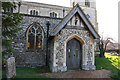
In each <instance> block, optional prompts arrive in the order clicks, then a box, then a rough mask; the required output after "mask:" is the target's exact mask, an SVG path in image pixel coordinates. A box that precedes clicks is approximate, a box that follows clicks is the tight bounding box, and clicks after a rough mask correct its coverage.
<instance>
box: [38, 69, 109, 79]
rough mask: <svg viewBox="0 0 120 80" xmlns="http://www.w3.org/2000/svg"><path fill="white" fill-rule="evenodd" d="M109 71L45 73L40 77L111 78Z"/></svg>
mask: <svg viewBox="0 0 120 80" xmlns="http://www.w3.org/2000/svg"><path fill="white" fill-rule="evenodd" d="M110 73H111V72H110V71H109V70H105V69H103V70H95V71H68V72H58V73H43V74H39V75H40V76H47V77H51V78H110Z"/></svg>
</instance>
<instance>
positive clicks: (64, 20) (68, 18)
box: [50, 4, 100, 38]
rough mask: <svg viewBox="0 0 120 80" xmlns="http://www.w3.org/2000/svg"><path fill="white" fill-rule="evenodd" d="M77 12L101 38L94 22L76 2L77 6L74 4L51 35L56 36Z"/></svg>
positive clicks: (92, 31) (95, 34)
mask: <svg viewBox="0 0 120 80" xmlns="http://www.w3.org/2000/svg"><path fill="white" fill-rule="evenodd" d="M76 13H78V14H79V15H80V16H81V18H82V19H83V21H84V22H85V24H86V25H87V27H88V29H89V30H90V32H91V33H92V34H93V36H94V37H95V38H100V36H99V34H98V33H97V31H96V30H95V28H94V27H93V25H92V23H91V22H90V20H89V19H88V18H87V16H86V15H85V13H84V12H83V10H82V9H81V8H80V6H79V4H76V6H74V8H73V9H72V10H71V11H70V12H69V13H68V14H67V15H66V16H65V17H64V18H63V20H62V21H61V22H60V23H59V24H58V25H57V26H56V27H54V28H53V30H52V31H51V33H50V35H51V36H55V35H56V34H57V33H58V32H59V31H60V30H61V29H62V28H63V27H64V26H65V25H66V24H67V22H68V21H69V20H70V19H71V18H72V17H73V16H74V15H75V14H76Z"/></svg>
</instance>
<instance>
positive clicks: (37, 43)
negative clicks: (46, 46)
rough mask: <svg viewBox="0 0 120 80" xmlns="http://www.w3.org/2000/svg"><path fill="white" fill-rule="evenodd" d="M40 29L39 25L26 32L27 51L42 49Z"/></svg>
mask: <svg viewBox="0 0 120 80" xmlns="http://www.w3.org/2000/svg"><path fill="white" fill-rule="evenodd" d="M42 35H43V34H42V29H41V28H40V27H39V25H34V26H32V27H31V28H30V29H29V31H28V49H40V48H42V41H43V40H42V38H43V36H42Z"/></svg>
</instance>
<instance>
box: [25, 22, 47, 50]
mask: <svg viewBox="0 0 120 80" xmlns="http://www.w3.org/2000/svg"><path fill="white" fill-rule="evenodd" d="M35 25H38V27H39V28H40V29H41V30H42V47H41V48H39V49H42V50H43V49H44V43H45V32H44V29H43V27H42V26H41V25H40V24H39V23H37V22H34V23H32V24H31V25H30V26H29V27H28V28H27V30H26V50H27V51H31V50H39V49H28V33H29V30H30V28H31V27H33V26H35Z"/></svg>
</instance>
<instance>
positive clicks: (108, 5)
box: [24, 0, 120, 41]
mask: <svg viewBox="0 0 120 80" xmlns="http://www.w3.org/2000/svg"><path fill="white" fill-rule="evenodd" d="M24 1H33V2H40V3H47V4H55V5H60V6H67V7H69V6H70V0H24ZM118 1H120V0H96V8H97V21H98V27H99V34H100V36H102V35H103V37H104V38H106V37H112V38H114V40H115V41H118Z"/></svg>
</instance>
